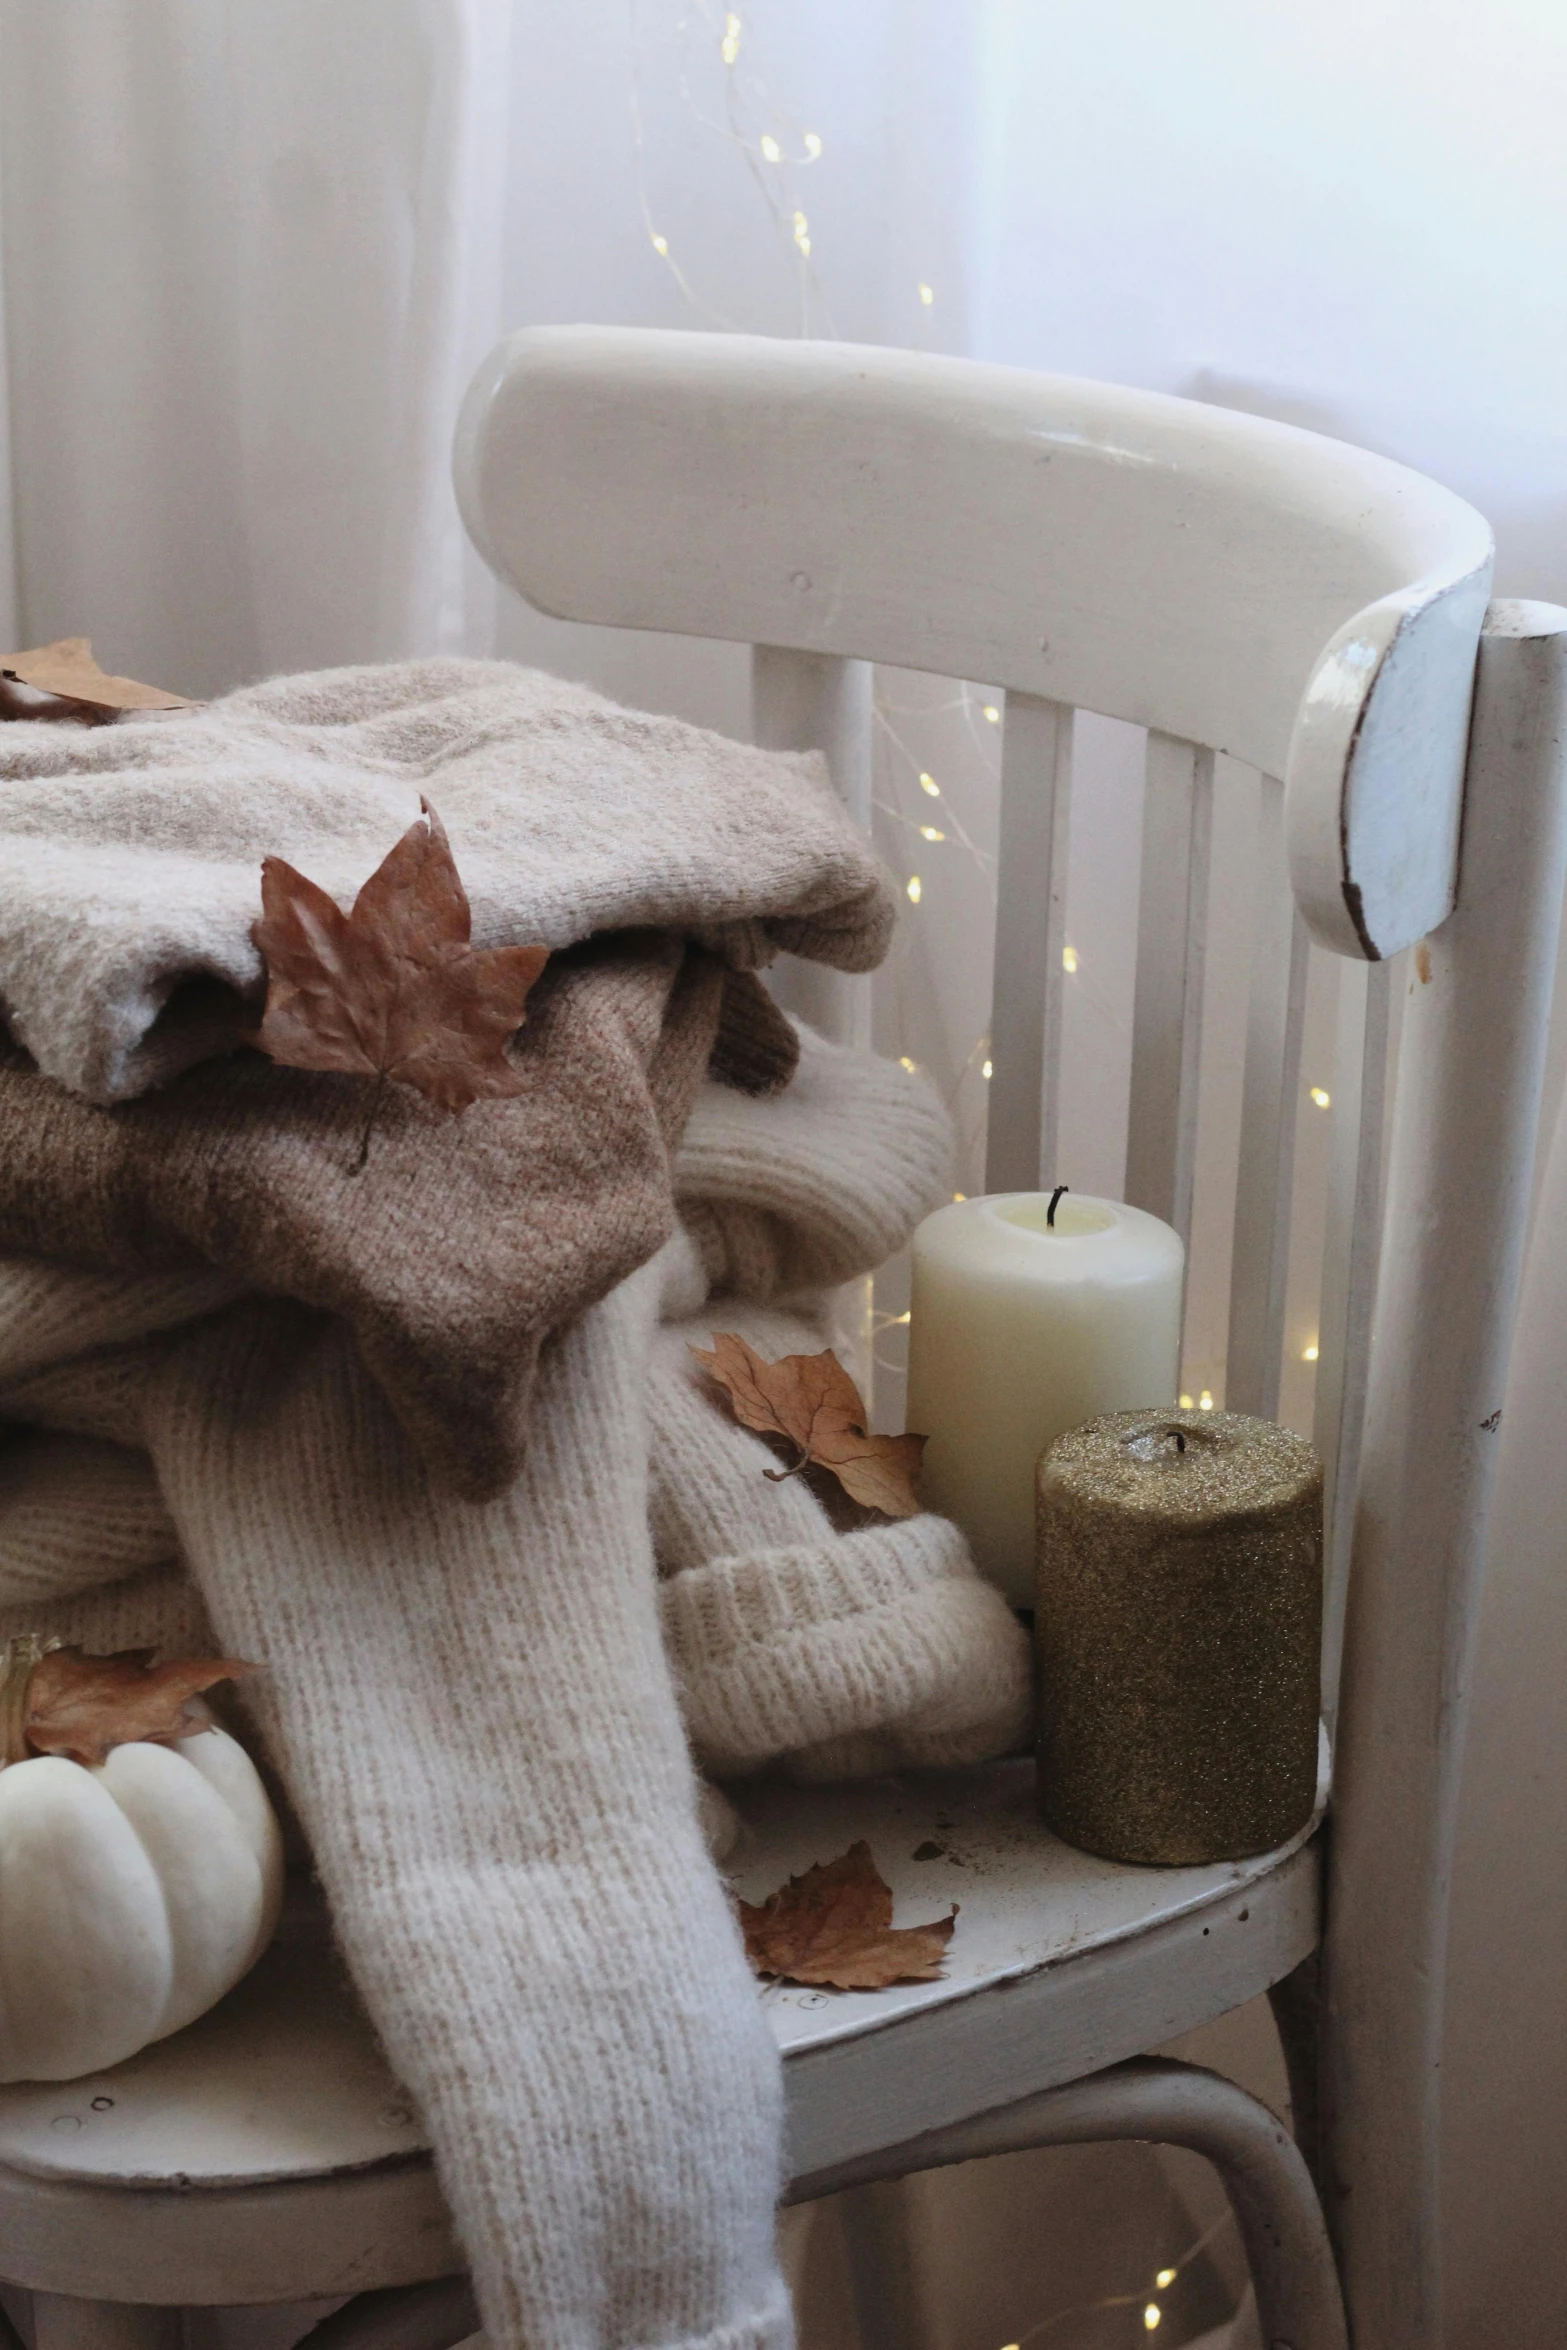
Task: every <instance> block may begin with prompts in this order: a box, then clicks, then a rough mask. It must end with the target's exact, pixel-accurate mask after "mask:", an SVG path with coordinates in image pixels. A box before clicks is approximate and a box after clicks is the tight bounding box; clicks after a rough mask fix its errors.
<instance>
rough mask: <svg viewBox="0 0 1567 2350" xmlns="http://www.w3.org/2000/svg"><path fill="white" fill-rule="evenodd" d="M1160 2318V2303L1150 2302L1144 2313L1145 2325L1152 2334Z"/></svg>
mask: <svg viewBox="0 0 1567 2350" xmlns="http://www.w3.org/2000/svg"><path fill="white" fill-rule="evenodd" d="M1159 2316H1160V2311H1159V2304H1158V2302H1157V2301H1150V2302H1149V2304H1148V2306H1147V2308H1146V2309H1145V2310H1144V2311H1143V2323H1144V2325H1145V2326H1146V2327H1147V2328H1148V2331H1149V2332H1150V2333H1152V2332H1153V2330H1154V2327H1155V2326H1156V2325H1157V2324H1158V2323H1159Z"/></svg>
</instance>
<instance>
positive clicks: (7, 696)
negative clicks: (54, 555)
mask: <svg viewBox="0 0 1567 2350" xmlns="http://www.w3.org/2000/svg"><path fill="white" fill-rule="evenodd" d="M188 707H189V704H188V703H187V702H186V701H185V699H184V697H183V696H182V695H180V694H166V693H165V692H164V691H163V690H162V688H161V687H160V686H156V685H140V684H138V683H137V681H136V679H135V678H134V677H110V676H109V675H108V674H107V672H106V671H104V670H102V669H100V668H99V666H98V664H97V662H96V661H95V660H94V659H93V650H92V646H91V644H90V643H89V641H88V639H87V638H86V637H84V636H63V637H60V638H59V639H58V640H57V641H56V642H55V643H54V644H52V645H35V646H34V647H33V648H32V650H31V651H30V652H26V653H6V654H3V655H0V718H52V719H66V720H75V721H76V722H77V723H78V724H79V725H84V726H106V725H108V723H109V722H110V720H111V719H114V718H117V717H118V716H119V715H120V713H121V711H122V710H184V709H187V708H188Z"/></svg>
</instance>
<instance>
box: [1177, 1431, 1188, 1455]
mask: <svg viewBox="0 0 1567 2350" xmlns="http://www.w3.org/2000/svg"><path fill="white" fill-rule="evenodd" d="M1175 1449H1176V1451H1177V1452H1184V1451H1185V1450H1186V1432H1185V1430H1184V1429H1182V1428H1177V1429H1176V1431H1175Z"/></svg>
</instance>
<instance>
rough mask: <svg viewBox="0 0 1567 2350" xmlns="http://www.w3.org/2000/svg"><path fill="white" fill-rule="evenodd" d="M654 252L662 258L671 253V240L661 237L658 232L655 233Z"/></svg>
mask: <svg viewBox="0 0 1567 2350" xmlns="http://www.w3.org/2000/svg"><path fill="white" fill-rule="evenodd" d="M653 250H654V252H655V253H657V254H659V255H660V256H662V255H664V254H666V253H667V252H668V251H669V239H668V238H667V237H661V236H660V235H659V234H658V232H657V231H656V230H655V231H654V232H653Z"/></svg>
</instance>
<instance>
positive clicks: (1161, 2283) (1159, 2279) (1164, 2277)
mask: <svg viewBox="0 0 1567 2350" xmlns="http://www.w3.org/2000/svg"><path fill="white" fill-rule="evenodd" d="M1174 2282H1175V2271H1174V2269H1173V2268H1162V2269H1160V2271H1159V2274H1158V2275H1157V2276H1156V2277H1155V2278H1154V2283H1155V2284H1156V2285H1157V2286H1158V2288H1159V2290H1160V2292H1161V2293H1162V2292H1163V2291H1164V2289H1165V2287H1166V2285H1173V2284H1174Z"/></svg>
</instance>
